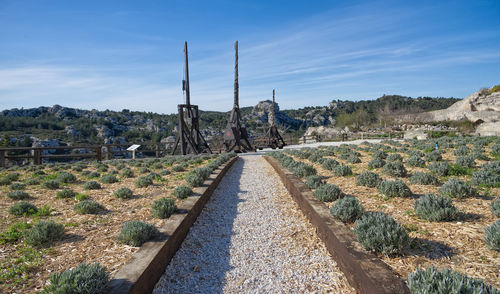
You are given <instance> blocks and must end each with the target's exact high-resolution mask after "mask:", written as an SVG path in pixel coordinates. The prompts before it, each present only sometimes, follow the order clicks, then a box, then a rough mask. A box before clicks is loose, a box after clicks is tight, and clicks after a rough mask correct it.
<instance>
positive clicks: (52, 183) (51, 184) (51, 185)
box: [42, 180, 59, 190]
mask: <svg viewBox="0 0 500 294" xmlns="http://www.w3.org/2000/svg"><path fill="white" fill-rule="evenodd" d="M42 186H43V187H45V188H47V189H51V190H55V189H59V182H58V181H56V180H46V181H45V182H43V184H42Z"/></svg>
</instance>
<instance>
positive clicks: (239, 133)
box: [224, 41, 255, 152]
mask: <svg viewBox="0 0 500 294" xmlns="http://www.w3.org/2000/svg"><path fill="white" fill-rule="evenodd" d="M234 51H235V61H234V105H233V110H231V114H230V116H229V121H228V122H227V127H226V131H225V132H224V147H225V149H226V151H227V152H229V151H234V152H247V151H255V150H254V148H253V147H252V145H251V144H250V142H249V141H248V133H247V129H246V128H245V126H243V125H242V124H241V122H240V120H241V114H240V107H239V105H238V104H239V102H238V100H239V85H238V41H236V43H234Z"/></svg>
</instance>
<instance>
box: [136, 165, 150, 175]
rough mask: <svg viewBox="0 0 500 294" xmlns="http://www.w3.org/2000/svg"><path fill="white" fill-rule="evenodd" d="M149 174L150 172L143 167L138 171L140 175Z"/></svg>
mask: <svg viewBox="0 0 500 294" xmlns="http://www.w3.org/2000/svg"><path fill="white" fill-rule="evenodd" d="M149 172H151V170H150V169H149V168H147V167H145V166H143V167H141V168H140V169H139V173H141V174H147V173H149Z"/></svg>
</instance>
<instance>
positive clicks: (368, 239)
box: [354, 212, 410, 255]
mask: <svg viewBox="0 0 500 294" xmlns="http://www.w3.org/2000/svg"><path fill="white" fill-rule="evenodd" d="M354 234H355V235H356V237H357V238H358V241H359V243H361V245H362V246H363V247H364V248H365V249H367V250H370V251H373V252H377V253H381V254H383V255H394V254H401V253H402V252H403V250H404V248H405V247H407V246H408V245H409V244H410V237H409V236H408V233H407V232H406V230H405V228H404V227H403V226H401V225H400V224H399V223H397V222H396V221H395V220H394V219H393V218H392V217H391V216H389V215H386V214H384V213H383V212H372V213H366V214H365V215H363V216H362V217H361V219H359V220H358V221H357V222H356V225H355V227H354Z"/></svg>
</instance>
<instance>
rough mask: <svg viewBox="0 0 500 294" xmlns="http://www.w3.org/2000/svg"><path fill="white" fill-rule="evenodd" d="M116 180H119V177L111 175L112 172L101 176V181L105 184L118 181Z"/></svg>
mask: <svg viewBox="0 0 500 294" xmlns="http://www.w3.org/2000/svg"><path fill="white" fill-rule="evenodd" d="M116 182H118V179H117V178H116V177H115V176H114V175H111V174H107V175H104V176H102V178H101V183H103V184H112V183H116Z"/></svg>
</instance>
